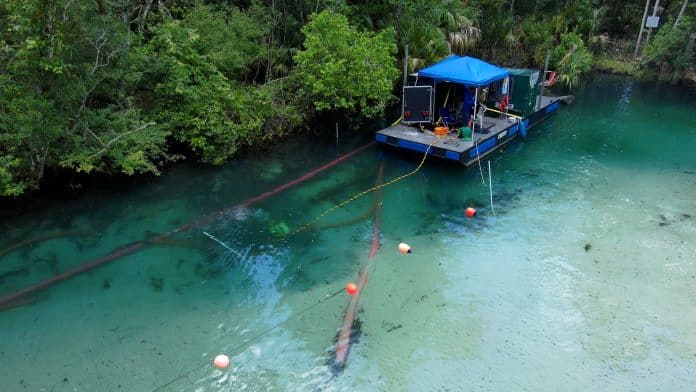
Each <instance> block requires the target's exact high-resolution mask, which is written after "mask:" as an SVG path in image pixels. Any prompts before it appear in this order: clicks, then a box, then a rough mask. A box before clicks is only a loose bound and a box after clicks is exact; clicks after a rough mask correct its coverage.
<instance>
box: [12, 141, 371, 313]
mask: <svg viewBox="0 0 696 392" xmlns="http://www.w3.org/2000/svg"><path fill="white" fill-rule="evenodd" d="M375 144H376V142H375V141H371V142H370V143H367V144H365V145H363V146H362V147H358V148H356V149H355V150H353V151H350V152H348V153H346V154H344V155H342V156H340V157H338V158H336V159H334V160H333V161H331V162H328V163H326V164H324V165H322V166H320V167H318V168H316V169H314V170H312V171H310V172H308V173H306V174H304V175H302V176H301V177H298V178H296V179H294V180H292V181H289V182H287V183H285V184H283V185H281V186H279V187H277V188H275V189H273V190H271V191H268V192H264V193H262V194H260V195H258V196H256V197H253V198H250V199H247V200H245V201H243V202H241V203H239V204H237V205H236V206H235V207H233V208H231V209H224V210H222V211H220V212H217V213H212V214H209V215H206V216H204V217H202V218H199V219H197V220H195V221H193V222H191V223H188V224H185V225H181V226H179V227H177V228H175V229H174V230H172V231H171V232H169V233H163V234H159V235H157V236H155V237H153V238H151V239H147V240H141V241H138V242H135V243H131V244H129V245H125V246H123V247H121V248H119V249H117V250H115V251H113V252H111V253H109V254H108V255H106V256H103V257H100V258H98V259H95V260H92V261H90V262H87V263H85V264H82V265H80V266H78V267H75V268H73V269H71V270H68V271H66V272H63V273H60V274H58V275H55V276H53V277H51V278H48V279H46V280H44V281H42V282H39V283H36V284H34V285H31V286H29V287H26V288H24V289H21V290H19V291H16V292H14V293H12V294H8V295H5V296H3V297H0V307H2V306H3V305H5V304H8V303H10V302H12V301H14V300H16V299H18V298H21V297H23V296H25V295H27V294H31V293H34V292H37V291H39V290H43V289H45V288H47V287H49V286H52V285H54V284H56V283H59V282H62V281H64V280H67V279H70V278H72V277H74V276H76V275H79V274H82V273H85V272H87V271H90V270H92V269H94V268H97V267H100V266H102V265H104V264H106V263H108V262H110V261H113V260H116V259H118V258H120V257H123V256H127V255H130V254H132V253H135V252H137V251H139V250H141V249H142V248H144V247H145V245H146V244H148V242H149V241H157V240H162V239H166V238H167V237H169V236H171V235H173V234H175V233H178V232H181V231H184V230H188V229H190V228H192V227H196V226H199V225H201V224H204V223H207V222H209V221H211V220H212V219H214V218H215V217H217V216H219V215H222V214H224V213H226V212H228V211H232V210H234V208H239V207H248V206H250V205H252V204H254V203H258V202H260V201H262V200H265V199H267V198H269V197H271V196H273V195H276V194H278V193H280V192H283V191H285V190H287V189H289V188H291V187H293V186H295V185H298V184H300V183H302V182H304V181H307V180H309V179H310V178H312V177H314V176H316V175H317V174H319V173H321V172H323V171H325V170H327V169H329V168H331V167H333V166H336V165H337V164H339V163H341V162H343V161H345V160H347V159H348V158H351V157H352V156H354V155H356V154H359V153H361V152H363V151H365V150H366V149H368V148H370V147H372V146H374V145H375Z"/></svg>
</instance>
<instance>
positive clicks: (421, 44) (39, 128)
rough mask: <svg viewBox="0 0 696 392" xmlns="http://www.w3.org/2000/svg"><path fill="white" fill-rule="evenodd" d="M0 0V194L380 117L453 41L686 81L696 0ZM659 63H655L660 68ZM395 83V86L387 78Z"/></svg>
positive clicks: (468, 47)
mask: <svg viewBox="0 0 696 392" xmlns="http://www.w3.org/2000/svg"><path fill="white" fill-rule="evenodd" d="M644 4H645V2H644V1H643V0H631V1H616V0H564V1H549V0H517V1H515V0H470V1H456V0H435V1H426V0H374V1H369V2H358V1H347V0H330V1H324V2H317V1H308V0H293V1H288V0H274V1H271V2H261V1H258V0H244V1H235V0H229V1H218V0H132V1H125V0H96V1H89V2H85V1H82V2H77V1H72V0H24V1H19V0H5V1H3V2H0V197H1V196H17V195H21V194H23V193H25V192H27V191H30V190H33V189H37V188H39V186H40V185H41V181H42V179H43V178H44V177H45V176H46V175H53V174H54V173H79V174H80V175H137V174H155V175H156V174H159V173H160V171H161V170H162V168H163V167H165V166H166V165H167V164H169V163H171V162H173V161H176V160H179V159H182V158H184V157H188V158H190V159H193V160H196V161H199V162H203V163H208V164H215V165H218V164H222V163H224V162H226V161H227V160H229V159H231V158H232V157H233V156H234V155H235V154H236V153H237V152H238V151H239V150H240V149H242V148H244V147H245V146H249V145H254V144H256V143H259V142H262V141H268V140H271V139H274V138H277V137H279V136H282V135H284V134H286V133H287V132H291V131H294V130H301V129H303V128H306V126H307V124H308V123H309V122H310V121H312V120H313V119H314V118H316V116H317V115H319V114H321V113H332V112H354V113H359V114H361V115H363V116H365V117H379V116H381V115H383V113H384V111H385V108H386V106H387V105H389V104H390V103H391V102H393V100H394V96H395V94H394V91H395V87H396V86H398V83H399V80H400V78H399V76H400V75H399V73H400V69H401V66H402V64H401V63H400V61H401V57H402V56H401V54H403V52H404V48H405V46H406V45H408V47H409V54H410V56H409V63H408V64H407V67H408V69H409V71H416V70H418V69H420V68H421V67H423V66H426V65H429V64H431V63H433V62H435V61H437V60H439V59H441V58H443V57H445V56H447V55H449V54H451V53H456V54H460V55H473V56H477V57H481V58H484V59H486V60H488V61H492V62H495V63H497V64H501V65H504V66H515V67H537V68H538V67H541V66H543V62H544V58H545V54H546V52H547V51H548V50H551V51H552V60H551V62H552V64H551V66H552V67H553V68H555V69H556V70H557V71H559V73H560V78H559V79H560V80H561V81H562V82H564V83H565V84H566V85H567V86H569V87H573V86H575V85H577V84H578V83H579V82H580V80H581V76H582V75H583V74H584V73H586V72H588V71H589V70H590V68H591V67H592V66H593V64H595V65H596V64H597V63H598V62H599V61H600V60H602V59H605V60H606V59H609V60H611V61H616V59H617V58H618V59H624V60H626V62H627V63H629V64H633V65H635V66H636V67H637V68H638V69H642V70H651V69H658V70H662V71H664V72H666V75H667V77H669V78H670V79H672V80H678V79H680V78H681V79H689V78H691V79H693V80H695V81H696V65H695V64H696V48H694V39H693V34H694V32H696V5H695V4H693V2H692V3H690V2H689V1H688V0H663V1H661V2H660V7H659V9H658V10H657V12H658V15H659V16H660V17H661V25H660V26H659V28H658V29H656V30H654V31H651V40H650V41H649V42H648V43H647V44H645V43H644V42H645V41H646V38H647V34H644V35H643V37H642V38H643V39H642V44H641V47H640V48H639V49H641V50H640V51H639V53H640V54H641V57H640V59H639V60H638V61H636V62H634V61H633V58H632V53H633V49H634V48H635V44H636V38H637V35H638V31H639V29H640V24H641V20H640V18H641V16H642V13H643V9H644ZM664 72H663V73H664ZM397 91H398V90H397Z"/></svg>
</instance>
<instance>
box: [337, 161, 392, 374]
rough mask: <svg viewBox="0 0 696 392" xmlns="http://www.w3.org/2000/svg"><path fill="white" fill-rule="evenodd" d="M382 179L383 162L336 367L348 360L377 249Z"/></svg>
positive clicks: (338, 340)
mask: <svg viewBox="0 0 696 392" xmlns="http://www.w3.org/2000/svg"><path fill="white" fill-rule="evenodd" d="M383 179H384V163H383V162H382V163H380V165H379V173H378V174H377V185H376V187H377V189H378V192H377V193H375V206H376V208H375V218H374V221H373V224H372V243H371V245H370V253H369V255H368V257H367V264H366V265H365V267H364V268H363V269H362V271H360V276H359V278H358V292H357V293H355V295H353V296H352V297H351V298H350V302H349V303H348V308H346V313H345V315H344V316H343V324H342V326H341V330H340V331H339V333H338V339H337V342H336V356H335V358H334V363H333V366H334V368H336V369H342V368H343V367H344V366H345V365H346V361H347V360H348V353H349V352H350V343H351V342H350V335H351V333H352V331H353V322H354V321H355V315H356V313H357V311H358V302H359V301H360V294H361V293H362V291H363V289H364V288H365V286H366V285H367V271H368V269H369V266H370V261H371V260H372V259H373V258H374V257H375V256H377V252H378V251H379V227H380V225H381V222H382V192H381V188H380V187H379V186H380V185H382V181H383Z"/></svg>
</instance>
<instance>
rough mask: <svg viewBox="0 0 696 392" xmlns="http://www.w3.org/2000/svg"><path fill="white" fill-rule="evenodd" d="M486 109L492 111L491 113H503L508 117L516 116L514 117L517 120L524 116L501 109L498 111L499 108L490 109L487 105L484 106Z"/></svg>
mask: <svg viewBox="0 0 696 392" xmlns="http://www.w3.org/2000/svg"><path fill="white" fill-rule="evenodd" d="M486 111H489V112H493V113H500V114H504V115H506V116H510V117H512V118H516V119H518V120H522V119H523V118H524V117H522V116H518V115H516V114H510V113H505V112H501V111H499V110H495V109H491V108H489V107H486Z"/></svg>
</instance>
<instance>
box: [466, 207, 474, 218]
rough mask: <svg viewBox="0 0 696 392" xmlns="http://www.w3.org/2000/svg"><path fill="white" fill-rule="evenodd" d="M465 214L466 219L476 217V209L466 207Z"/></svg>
mask: <svg viewBox="0 0 696 392" xmlns="http://www.w3.org/2000/svg"><path fill="white" fill-rule="evenodd" d="M465 213H466V216H467V218H471V217H473V216H474V215H476V208H474V207H467V209H466V211H465Z"/></svg>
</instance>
